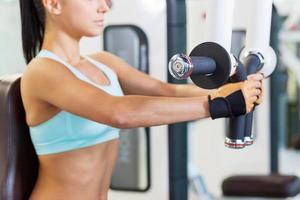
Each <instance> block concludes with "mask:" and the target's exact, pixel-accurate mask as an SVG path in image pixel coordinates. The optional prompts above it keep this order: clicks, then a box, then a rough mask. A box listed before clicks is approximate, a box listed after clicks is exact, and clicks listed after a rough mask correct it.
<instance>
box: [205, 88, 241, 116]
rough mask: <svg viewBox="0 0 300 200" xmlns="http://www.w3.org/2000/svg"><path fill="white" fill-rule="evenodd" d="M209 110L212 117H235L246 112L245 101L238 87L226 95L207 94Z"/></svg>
mask: <svg viewBox="0 0 300 200" xmlns="http://www.w3.org/2000/svg"><path fill="white" fill-rule="evenodd" d="M208 102H209V112H210V115H211V118H212V119H217V118H222V117H231V118H233V117H236V116H239V115H244V114H246V102H245V99H244V95H243V92H242V91H241V90H240V89H239V90H237V91H234V92H233V93H231V94H229V95H228V96H226V97H222V96H219V97H214V98H213V99H212V96H211V95H209V96H208Z"/></svg>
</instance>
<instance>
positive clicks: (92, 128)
mask: <svg viewBox="0 0 300 200" xmlns="http://www.w3.org/2000/svg"><path fill="white" fill-rule="evenodd" d="M37 57H45V58H50V59H53V60H55V61H57V62H59V63H62V64H63V65H64V66H66V67H67V68H68V69H69V70H70V71H71V72H73V74H74V75H75V76H76V77H78V78H79V79H81V80H83V81H86V82H88V83H90V84H92V85H94V86H96V87H98V88H99V89H101V90H103V91H105V92H107V93H109V94H111V95H114V96H123V95H124V94H123V92H122V89H121V86H120V84H119V81H118V77H117V75H116V73H115V72H114V71H113V70H111V69H110V68H109V67H107V66H106V65H104V64H102V63H99V62H97V61H95V60H93V59H91V58H90V57H87V56H83V57H84V58H85V59H87V60H88V61H89V62H91V63H92V64H94V65H95V66H97V68H99V69H100V70H101V71H103V72H104V73H105V75H106V76H107V78H108V79H109V80H110V85H98V84H96V83H94V82H92V81H91V80H90V79H88V78H87V77H86V76H85V75H84V74H82V73H81V72H80V71H79V70H78V69H76V68H75V67H73V66H71V65H70V64H68V63H67V62H65V61H64V60H62V59H61V58H59V57H58V56H57V55H55V54H54V53H52V52H50V51H48V50H45V49H43V50H41V51H40V52H39V54H38V55H37ZM78 92H84V91H78ZM29 131H30V137H31V140H32V142H33V145H34V148H35V150H36V153H37V154H38V155H46V154H52V153H59V152H65V151H70V150H74V149H79V148H83V147H88V146H92V145H95V144H99V143H103V142H106V141H109V140H112V139H116V138H118V137H119V132H120V130H119V129H117V128H114V127H110V126H107V125H105V124H101V123H98V122H95V121H92V120H89V119H87V118H83V117H80V116H78V115H74V114H72V113H70V112H66V111H64V110H61V111H60V112H59V113H58V114H56V115H55V116H53V117H52V118H50V119H49V120H47V121H45V122H43V123H41V124H39V125H37V126H29Z"/></svg>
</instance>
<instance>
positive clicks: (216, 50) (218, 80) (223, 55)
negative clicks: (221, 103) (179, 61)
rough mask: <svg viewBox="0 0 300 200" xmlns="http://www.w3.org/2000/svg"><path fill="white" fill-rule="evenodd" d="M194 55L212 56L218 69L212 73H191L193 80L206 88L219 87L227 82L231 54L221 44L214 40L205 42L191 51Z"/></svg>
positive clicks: (191, 54)
mask: <svg viewBox="0 0 300 200" xmlns="http://www.w3.org/2000/svg"><path fill="white" fill-rule="evenodd" d="M192 56H204V57H209V58H212V59H213V60H214V61H215V62H216V70H215V72H214V73H212V74H211V75H201V74H200V75H199V74H197V75H193V74H192V75H191V79H192V81H193V82H194V83H195V84H196V85H197V86H199V87H201V88H205V89H214V88H218V87H220V86H222V85H224V83H226V82H227V80H228V78H229V76H230V71H231V59H230V55H229V54H228V52H227V51H226V49H225V48H223V47H222V46H221V45H219V44H217V43H214V42H204V43H201V44H199V45H198V46H196V47H195V48H194V49H193V50H192V52H191V53H190V57H192Z"/></svg>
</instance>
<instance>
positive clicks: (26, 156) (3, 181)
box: [0, 74, 38, 200]
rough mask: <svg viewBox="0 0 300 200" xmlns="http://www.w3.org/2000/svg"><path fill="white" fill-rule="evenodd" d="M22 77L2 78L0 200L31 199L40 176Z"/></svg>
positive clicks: (0, 79)
mask: <svg viewBox="0 0 300 200" xmlns="http://www.w3.org/2000/svg"><path fill="white" fill-rule="evenodd" d="M21 76H22V74H10V75H3V76H0V200H28V198H29V195H30V193H31V191H32V189H33V187H34V184H35V182H36V178H37V173H38V159H37V156H36V153H35V151H34V148H33V145H32V142H31V139H30V135H29V128H28V126H27V124H26V120H25V111H24V107H23V103H22V98H21V93H20V81H21Z"/></svg>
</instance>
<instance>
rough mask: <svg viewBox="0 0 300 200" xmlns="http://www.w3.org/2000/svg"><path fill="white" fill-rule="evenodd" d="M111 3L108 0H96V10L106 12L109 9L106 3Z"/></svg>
mask: <svg viewBox="0 0 300 200" xmlns="http://www.w3.org/2000/svg"><path fill="white" fill-rule="evenodd" d="M109 2H110V3H111V1H110V0H100V1H98V9H97V12H107V11H108V10H109V8H110V7H109V6H108V3H109Z"/></svg>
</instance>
